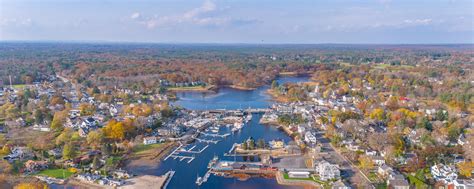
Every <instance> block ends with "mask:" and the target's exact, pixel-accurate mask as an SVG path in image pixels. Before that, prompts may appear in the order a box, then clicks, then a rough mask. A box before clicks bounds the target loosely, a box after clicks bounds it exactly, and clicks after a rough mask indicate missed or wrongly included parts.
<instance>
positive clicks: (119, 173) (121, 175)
mask: <svg viewBox="0 0 474 189" xmlns="http://www.w3.org/2000/svg"><path fill="white" fill-rule="evenodd" d="M112 175H113V176H114V178H116V179H128V178H130V177H131V175H130V174H129V173H127V172H126V171H124V170H121V169H119V170H116V171H114V172H112Z"/></svg>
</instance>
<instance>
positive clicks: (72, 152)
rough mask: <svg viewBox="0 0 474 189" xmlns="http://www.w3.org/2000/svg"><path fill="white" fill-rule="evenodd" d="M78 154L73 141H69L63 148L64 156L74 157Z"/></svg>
mask: <svg viewBox="0 0 474 189" xmlns="http://www.w3.org/2000/svg"><path fill="white" fill-rule="evenodd" d="M76 155H77V152H76V149H75V147H74V145H73V144H72V143H67V144H66V145H64V148H63V158H64V159H73V158H75V157H76Z"/></svg>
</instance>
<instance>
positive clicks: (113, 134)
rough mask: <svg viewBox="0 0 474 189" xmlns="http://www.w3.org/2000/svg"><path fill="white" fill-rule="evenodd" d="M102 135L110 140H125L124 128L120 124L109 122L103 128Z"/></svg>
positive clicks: (113, 121)
mask: <svg viewBox="0 0 474 189" xmlns="http://www.w3.org/2000/svg"><path fill="white" fill-rule="evenodd" d="M103 132H104V135H105V136H106V137H107V138H109V139H112V140H123V139H124V138H125V128H124V124H123V123H122V122H117V121H115V120H111V121H109V123H107V125H106V126H105V127H104V128H103Z"/></svg>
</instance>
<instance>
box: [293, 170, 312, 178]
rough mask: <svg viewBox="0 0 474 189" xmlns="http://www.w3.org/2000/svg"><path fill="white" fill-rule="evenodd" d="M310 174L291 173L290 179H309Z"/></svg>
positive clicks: (305, 172) (303, 172)
mask: <svg viewBox="0 0 474 189" xmlns="http://www.w3.org/2000/svg"><path fill="white" fill-rule="evenodd" d="M309 175H310V173H309V172H307V171H290V172H288V177H289V178H309Z"/></svg>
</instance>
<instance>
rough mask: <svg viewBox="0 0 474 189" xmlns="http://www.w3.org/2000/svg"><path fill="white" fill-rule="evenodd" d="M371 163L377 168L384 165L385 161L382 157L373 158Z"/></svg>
mask: <svg viewBox="0 0 474 189" xmlns="http://www.w3.org/2000/svg"><path fill="white" fill-rule="evenodd" d="M372 161H373V162H374V164H375V165H377V166H381V165H383V164H385V159H384V158H383V157H382V156H373V157H372Z"/></svg>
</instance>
